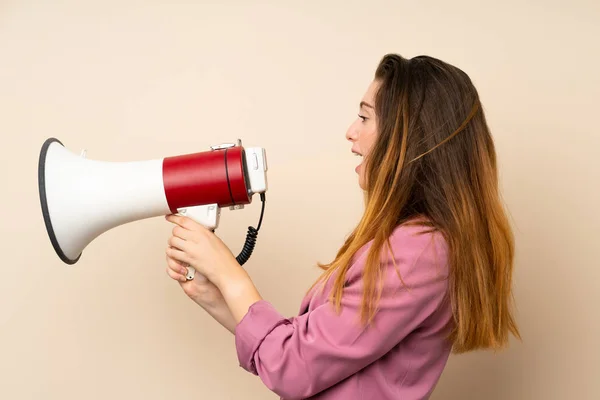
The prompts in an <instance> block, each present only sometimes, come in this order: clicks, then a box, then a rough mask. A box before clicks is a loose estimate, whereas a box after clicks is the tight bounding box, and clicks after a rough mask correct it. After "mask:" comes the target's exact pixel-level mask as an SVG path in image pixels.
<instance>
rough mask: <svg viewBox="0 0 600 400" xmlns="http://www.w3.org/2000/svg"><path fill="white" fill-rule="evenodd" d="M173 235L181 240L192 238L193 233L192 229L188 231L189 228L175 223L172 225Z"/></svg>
mask: <svg viewBox="0 0 600 400" xmlns="http://www.w3.org/2000/svg"><path fill="white" fill-rule="evenodd" d="M172 233H173V236H177V237H178V238H181V239H183V240H192V238H193V236H194V235H193V233H192V231H190V230H189V229H186V228H183V227H181V226H179V225H175V226H174V227H173V231H172Z"/></svg>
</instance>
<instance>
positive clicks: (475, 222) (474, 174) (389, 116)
mask: <svg viewBox="0 0 600 400" xmlns="http://www.w3.org/2000/svg"><path fill="white" fill-rule="evenodd" d="M346 137H347V139H348V140H349V141H350V142H352V151H353V152H354V153H356V154H358V155H360V156H363V157H364V161H363V163H362V164H361V165H359V166H358V167H357V169H356V171H357V172H358V177H359V179H358V180H359V184H360V186H361V188H362V189H363V190H364V192H365V195H366V197H365V201H366V210H365V212H364V215H363V217H362V219H361V220H360V222H359V223H358V225H357V227H356V229H355V230H354V232H353V233H352V234H351V235H350V236H349V237H348V239H347V240H346V242H345V244H344V245H343V246H342V248H341V249H340V250H339V252H338V254H337V256H336V258H335V259H334V260H333V262H332V263H331V264H328V265H320V266H321V267H322V268H323V269H324V272H323V275H322V276H321V278H320V279H318V280H317V282H315V285H313V287H312V288H311V290H310V291H309V293H308V294H307V296H306V297H305V298H304V300H303V302H302V305H301V310H300V314H299V315H298V316H296V317H294V318H286V317H284V316H282V315H280V314H279V313H278V312H277V311H276V310H275V308H274V307H273V306H272V305H271V303H269V302H268V301H266V300H264V299H262V298H261V296H260V294H259V293H258V291H257V290H256V288H255V287H254V285H253V284H252V281H251V279H250V277H249V276H248V274H247V273H246V271H245V270H244V269H243V268H242V267H241V266H240V265H239V264H238V263H237V262H236V259H235V257H234V255H233V254H232V253H231V252H230V251H229V249H228V248H227V246H225V245H224V243H223V242H222V241H221V240H219V238H217V237H216V236H215V235H214V234H213V233H212V232H210V231H208V230H206V229H204V228H203V227H202V226H200V225H198V224H196V223H194V222H193V221H192V220H190V219H187V218H183V217H180V216H168V217H167V219H168V220H169V221H170V222H172V223H174V224H175V226H174V229H173V235H172V237H171V238H170V239H169V246H168V248H167V250H166V253H167V264H168V268H167V271H168V274H169V276H171V277H172V278H173V279H176V280H178V281H180V283H181V286H182V287H183V289H184V291H185V293H186V294H187V295H188V296H190V297H191V298H192V299H193V300H194V301H195V302H197V303H198V304H199V305H200V306H201V307H203V308H204V309H205V310H206V311H207V312H208V313H210V315H212V316H213V317H214V318H215V319H216V320H217V321H218V322H220V323H221V324H222V325H223V326H225V327H226V328H227V329H229V331H231V332H232V333H234V334H235V344H236V349H237V355H238V358H239V362H240V365H241V366H242V367H243V368H244V369H246V370H247V371H249V372H251V373H253V374H256V375H258V376H259V377H260V378H261V379H262V381H263V382H264V384H265V385H266V386H267V387H268V388H269V389H271V390H272V391H273V392H275V393H277V394H278V395H280V396H281V397H282V398H289V399H304V398H319V399H343V400H352V399H379V400H383V399H411V400H412V399H426V398H428V397H429V396H430V395H431V393H432V391H433V389H434V387H435V385H436V383H437V381H438V379H439V377H440V375H441V374H442V371H443V369H444V366H445V364H446V361H447V359H448V356H449V354H450V352H451V351H454V352H456V353H463V352H467V351H472V350H476V349H499V348H501V347H503V346H505V345H506V344H507V342H508V336H509V334H511V333H512V334H513V335H515V336H516V337H519V332H518V329H517V326H516V323H515V320H514V318H513V315H512V311H511V278H512V268H513V237H512V232H511V229H510V226H509V223H508V220H507V217H506V215H505V212H504V210H503V208H502V205H501V201H500V196H499V193H498V181H497V170H496V155H495V150H494V144H493V141H492V137H491V135H490V132H489V129H488V126H487V123H486V119H485V116H484V112H483V109H482V107H481V103H480V100H479V97H478V94H477V91H476V89H475V88H474V86H473V84H472V82H471V80H470V79H469V77H468V76H467V75H466V74H465V73H464V72H462V71H461V70H459V69H458V68H456V67H454V66H452V65H448V64H447V63H444V62H442V61H440V60H438V59H435V58H431V57H426V56H420V57H415V58H412V59H405V58H402V57H401V56H398V55H394V54H388V55H386V56H385V57H383V59H382V60H381V61H380V64H379V66H378V68H377V70H376V73H375V76H374V80H373V82H372V83H371V85H370V86H369V88H368V90H367V91H366V93H365V95H364V97H363V99H362V101H361V103H360V114H359V118H358V119H357V120H356V121H355V122H354V123H353V124H352V125H351V126H350V128H349V130H348V132H347V134H346ZM185 263H188V264H190V265H192V266H193V267H195V268H196V270H197V271H198V272H199V273H200V274H202V275H204V276H205V277H206V279H199V278H196V279H195V280H193V281H188V282H186V280H185V278H184V275H185V269H184V268H183V265H184V264H185Z"/></svg>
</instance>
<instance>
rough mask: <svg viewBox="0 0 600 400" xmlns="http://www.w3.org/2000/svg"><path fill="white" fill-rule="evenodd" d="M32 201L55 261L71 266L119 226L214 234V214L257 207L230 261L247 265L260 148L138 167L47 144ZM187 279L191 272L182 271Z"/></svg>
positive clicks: (262, 160) (262, 167)
mask: <svg viewBox="0 0 600 400" xmlns="http://www.w3.org/2000/svg"><path fill="white" fill-rule="evenodd" d="M38 186H39V197H40V203H41V208H42V215H43V218H44V222H45V226H46V231H47V233H48V236H49V238H50V242H51V243H52V246H53V248H54V250H55V252H56V254H57V255H58V257H59V258H60V259H61V260H62V261H63V262H64V263H66V264H69V265H72V264H75V263H77V262H78V261H79V260H80V258H81V256H82V253H83V251H84V249H85V248H86V247H87V246H88V245H89V244H90V243H91V242H92V241H93V240H94V239H95V238H97V237H98V236H100V235H101V234H102V233H104V232H106V231H108V230H109V229H112V228H115V227H117V226H120V225H123V224H125V223H129V222H133V221H136V220H141V219H145V218H151V217H157V216H161V215H162V216H164V215H167V214H180V215H186V216H188V217H190V218H191V219H194V220H195V221H197V222H198V223H200V224H202V225H203V226H205V227H206V228H208V229H211V230H213V231H214V230H215V229H216V228H217V227H218V225H219V221H220V215H221V208H224V207H229V208H230V209H242V208H244V206H245V205H248V204H251V203H252V199H253V196H254V195H255V194H259V195H260V198H261V200H262V209H261V215H260V221H259V224H258V227H257V228H254V227H248V232H247V236H246V242H245V243H244V246H243V249H242V251H241V252H240V254H239V255H238V256H237V260H238V262H240V264H244V263H245V262H246V261H247V260H248V258H249V257H250V255H251V253H252V251H253V248H254V245H255V243H256V237H257V234H258V230H259V229H260V225H261V223H262V218H263V213H264V205H265V192H266V191H267V159H266V152H265V149H264V148H262V147H249V148H245V147H244V146H242V143H241V140H239V139H238V140H237V143H223V144H219V145H215V146H210V148H209V149H207V150H205V151H200V152H196V153H190V154H182V155H177V156H170V157H165V158H157V159H150V160H143V161H129V162H117V161H99V160H91V159H88V158H87V157H86V151H85V150H84V151H82V153H81V154H80V155H77V154H75V153H73V152H71V151H69V150H68V149H67V148H66V147H65V146H64V145H63V144H62V142H61V141H60V140H58V139H56V138H48V139H47V140H46V141H45V142H44V144H43V145H42V148H41V150H40V155H39V165H38ZM188 270H189V274H188V279H193V274H194V270H193V268H188Z"/></svg>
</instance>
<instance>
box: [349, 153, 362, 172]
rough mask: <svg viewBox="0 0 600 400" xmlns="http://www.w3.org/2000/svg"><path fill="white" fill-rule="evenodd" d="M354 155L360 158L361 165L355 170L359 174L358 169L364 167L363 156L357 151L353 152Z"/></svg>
mask: <svg viewBox="0 0 600 400" xmlns="http://www.w3.org/2000/svg"><path fill="white" fill-rule="evenodd" d="M352 154H354V155H355V156H356V157H359V158H360V163H359V164H358V165H357V166H356V168H355V170H356V172H358V169H359V168H360V166H361V165H362V162H363V155H362V154H361V153H359V152H358V151H356V150H352Z"/></svg>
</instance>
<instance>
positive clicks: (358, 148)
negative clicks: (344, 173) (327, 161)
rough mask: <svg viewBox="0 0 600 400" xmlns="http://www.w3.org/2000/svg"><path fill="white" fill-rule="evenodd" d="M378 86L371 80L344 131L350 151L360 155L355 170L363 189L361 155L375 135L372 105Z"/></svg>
mask: <svg viewBox="0 0 600 400" xmlns="http://www.w3.org/2000/svg"><path fill="white" fill-rule="evenodd" d="M378 87H379V82H377V81H373V82H371V84H370V85H369V87H368V88H367V91H366V92H365V94H364V95H363V98H362V100H361V102H360V104H359V111H358V116H357V118H356V120H355V121H354V122H353V123H352V125H350V127H349V128H348V131H347V132H346V139H348V140H349V141H350V142H351V143H352V152H353V153H355V154H357V155H358V156H359V157H360V164H359V165H357V166H356V168H355V171H356V173H357V174H358V184H359V185H360V187H361V188H362V189H363V190H365V187H366V185H365V172H364V168H363V157H365V156H367V155H368V154H369V151H370V150H371V148H372V147H373V144H374V143H375V139H376V137H377V119H376V116H375V108H374V107H375V94H376V93H377V89H378Z"/></svg>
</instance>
